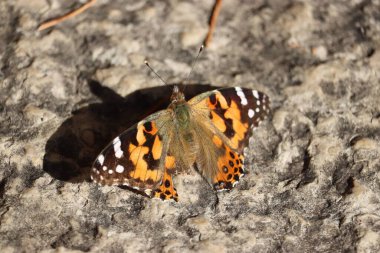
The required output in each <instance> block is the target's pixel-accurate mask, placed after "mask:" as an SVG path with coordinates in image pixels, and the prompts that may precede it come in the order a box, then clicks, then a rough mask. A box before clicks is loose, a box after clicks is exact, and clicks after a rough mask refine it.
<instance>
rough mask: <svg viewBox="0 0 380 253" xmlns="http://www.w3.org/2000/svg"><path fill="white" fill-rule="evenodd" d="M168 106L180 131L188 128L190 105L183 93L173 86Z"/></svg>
mask: <svg viewBox="0 0 380 253" xmlns="http://www.w3.org/2000/svg"><path fill="white" fill-rule="evenodd" d="M169 108H170V109H172V110H173V114H174V115H173V116H174V118H175V121H176V123H177V126H178V128H179V130H180V131H185V132H186V130H188V128H189V125H190V107H189V104H188V103H187V102H186V100H185V95H184V94H183V93H182V92H181V91H179V89H178V86H174V90H173V94H172V96H171V103H170V105H169Z"/></svg>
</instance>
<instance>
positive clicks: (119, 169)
mask: <svg viewBox="0 0 380 253" xmlns="http://www.w3.org/2000/svg"><path fill="white" fill-rule="evenodd" d="M115 170H116V172H117V173H123V172H124V167H123V166H121V165H120V164H119V165H117V166H116V169H115Z"/></svg>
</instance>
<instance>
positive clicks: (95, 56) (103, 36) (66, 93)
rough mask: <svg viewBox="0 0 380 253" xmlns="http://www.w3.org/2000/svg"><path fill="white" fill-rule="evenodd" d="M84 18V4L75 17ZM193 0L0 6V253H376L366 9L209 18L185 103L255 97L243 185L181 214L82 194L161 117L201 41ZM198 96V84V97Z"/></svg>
mask: <svg viewBox="0 0 380 253" xmlns="http://www.w3.org/2000/svg"><path fill="white" fill-rule="evenodd" d="M81 2H84V1H81ZM212 5H213V1H212V0H207V1H185V2H184V1H177V0H175V1H143V0H138V1H129V0H114V1H108V0H103V1H97V3H96V4H95V5H94V6H93V7H91V8H90V9H89V10H88V11H86V12H85V13H83V14H82V15H80V16H78V17H75V18H73V19H71V20H68V21H66V22H64V23H62V24H60V25H58V26H57V27H54V28H51V29H49V30H47V31H43V32H37V31H36V28H37V25H38V24H39V23H40V22H42V21H44V20H47V19H49V18H51V17H54V16H55V15H58V14H61V13H65V12H67V11H69V10H70V9H71V8H73V7H74V6H78V1H74V0H68V1H46V0H29V1H25V0H21V1H12V0H3V1H0V17H1V19H0V27H1V29H0V38H1V39H0V89H1V93H0V251H1V252H58V251H59V252H146V251H151V252H199V251H201V252H279V251H283V252H356V251H357V252H379V251H380V228H379V224H380V218H379V209H380V200H379V196H380V144H379V143H380V103H379V101H380V100H379V98H380V85H379V83H380V80H379V79H380V78H379V73H378V71H379V66H380V53H379V50H380V49H379V48H380V47H379V43H378V41H380V35H379V34H380V21H379V18H378V17H379V16H380V2H379V1H377V0H374V1H360V0H359V1H358V0H355V1H338V0H333V1H311V0H305V1H298V2H295V1H290V0H286V1H283V0H269V1H264V0H258V1H223V4H222V10H221V12H220V16H219V19H218V22H217V28H216V31H215V34H214V37H213V40H212V44H211V46H210V48H207V49H206V50H205V51H204V52H203V53H202V55H201V56H200V57H199V60H198V63H197V67H196V68H195V70H194V73H193V74H192V76H191V77H190V80H189V83H192V84H197V85H189V86H188V87H187V88H186V92H187V93H188V94H189V95H188V96H189V97H191V96H192V95H195V94H198V93H200V92H204V91H206V90H210V89H212V88H214V87H215V86H218V87H220V86H243V87H249V88H255V89H258V90H262V91H264V92H265V93H267V94H268V95H269V96H270V98H271V101H272V109H273V110H272V114H271V116H270V117H269V119H268V120H267V121H265V122H263V124H261V126H260V127H259V128H257V129H255V130H254V135H253V138H252V139H251V140H250V143H249V146H248V147H247V149H246V160H247V167H248V169H249V170H250V173H249V174H248V175H247V176H246V177H244V178H243V179H242V181H241V182H240V184H239V185H238V186H237V187H236V189H233V190H232V191H231V192H223V193H218V194H217V193H215V192H213V191H212V190H211V188H210V187H209V186H208V185H207V183H206V182H205V181H204V180H203V179H202V178H201V177H200V176H199V175H197V174H196V173H195V172H191V173H189V174H188V175H187V174H183V175H178V176H177V177H176V178H175V183H176V186H177V190H178V192H179V193H180V202H178V203H173V202H162V201H160V200H151V199H147V198H146V197H143V196H141V195H138V194H136V193H134V192H132V191H129V190H126V189H123V188H119V187H99V186H97V185H95V184H93V183H91V182H90V181H89V175H88V172H89V168H90V166H91V163H92V161H93V160H94V158H95V157H96V155H97V154H98V153H99V152H100V150H102V148H103V147H104V146H105V145H106V144H107V143H108V142H109V141H110V140H112V139H113V137H115V136H116V135H117V134H119V133H120V132H122V131H124V130H125V129H127V128H128V127H130V126H131V125H133V124H135V123H136V122H138V121H139V120H140V119H142V118H144V117H145V116H147V115H149V114H151V113H152V112H154V111H157V110H159V109H161V108H165V106H167V104H168V101H169V100H168V99H169V97H170V94H171V89H172V87H171V86H164V85H162V84H161V82H160V80H158V79H157V78H156V77H154V75H153V73H151V72H150V71H149V70H148V69H147V68H146V66H145V65H144V60H145V59H148V60H149V62H150V64H151V66H153V67H154V69H156V70H157V72H158V73H159V74H160V75H161V76H162V78H163V79H164V80H166V81H167V82H168V83H169V84H170V83H173V82H180V81H183V80H184V79H185V78H186V76H187V74H188V72H189V69H190V68H191V64H192V61H193V60H194V58H195V56H196V54H197V52H198V49H199V46H200V43H201V42H202V40H203V38H204V36H205V33H206V31H207V21H208V18H209V14H210V11H211V8H212ZM208 84H210V85H211V86H210V85H208Z"/></svg>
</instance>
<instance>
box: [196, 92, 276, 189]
mask: <svg viewBox="0 0 380 253" xmlns="http://www.w3.org/2000/svg"><path fill="white" fill-rule="evenodd" d="M189 104H190V106H191V108H192V109H193V114H194V115H196V116H195V117H194V118H201V119H202V120H200V121H199V122H198V123H196V124H198V126H199V129H202V130H201V131H200V133H199V134H198V135H195V138H196V139H197V142H198V143H200V144H199V146H200V147H206V148H204V149H206V150H207V151H208V152H204V151H205V150H202V151H201V152H199V153H198V159H197V161H196V165H197V167H198V170H199V171H200V172H201V174H202V175H203V176H204V177H205V178H206V179H207V180H208V181H209V183H210V184H211V185H213V186H214V188H215V189H217V190H226V189H227V190H229V189H231V188H232V187H234V185H235V184H236V183H237V182H238V181H239V179H240V177H241V176H243V175H244V174H245V171H244V165H243V162H244V157H243V148H244V147H245V146H246V145H247V142H248V140H249V137H250V134H251V130H250V129H251V128H252V127H256V126H258V124H259V123H260V122H261V121H262V120H263V119H264V118H265V116H266V115H267V114H268V113H269V104H270V102H269V98H268V96H267V95H265V94H264V93H262V92H259V91H257V90H251V89H246V88H240V87H235V88H224V89H219V90H215V91H210V92H206V93H203V94H200V95H198V96H196V97H194V98H193V99H191V100H190V101H189ZM211 146H212V147H211ZM201 149H202V148H201Z"/></svg>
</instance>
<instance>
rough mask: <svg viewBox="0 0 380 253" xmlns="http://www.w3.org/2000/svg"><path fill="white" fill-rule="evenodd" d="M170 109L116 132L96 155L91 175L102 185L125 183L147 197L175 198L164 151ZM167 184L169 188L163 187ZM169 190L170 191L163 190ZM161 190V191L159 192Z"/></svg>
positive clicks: (165, 149)
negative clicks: (117, 133)
mask: <svg viewBox="0 0 380 253" xmlns="http://www.w3.org/2000/svg"><path fill="white" fill-rule="evenodd" d="M170 122H171V121H170V113H169V112H168V111H160V112H157V113H155V114H152V115H151V116H149V117H148V118H146V119H144V120H142V121H140V122H139V123H138V124H136V125H135V126H133V127H131V128H129V129H128V130H126V131H125V132H124V133H122V134H121V135H119V136H117V137H116V138H115V139H114V140H113V141H112V142H111V143H110V144H109V145H108V146H107V147H106V148H105V149H104V150H103V151H102V152H101V153H100V154H99V156H98V157H97V158H96V160H95V162H94V164H93V166H92V171H91V179H92V180H93V181H95V182H97V183H99V184H101V185H125V186H128V187H131V188H134V189H135V190H137V191H139V192H141V193H143V194H146V195H148V196H150V197H160V198H164V199H171V198H173V199H175V198H176V196H177V195H176V194H177V193H176V192H175V189H174V187H173V184H172V183H171V185H170V187H165V182H166V185H168V180H170V182H171V175H170V174H169V173H168V169H170V168H169V167H173V166H174V165H173V162H172V160H171V159H172V158H171V157H168V156H167V155H166V153H167V149H168V143H169V136H168V134H167V133H168V132H170V129H169V128H170V126H171V125H170V124H169V123H170ZM166 188H168V189H166ZM167 191H169V192H170V194H166V195H165V192H167ZM161 192H163V193H164V195H162V194H161Z"/></svg>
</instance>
